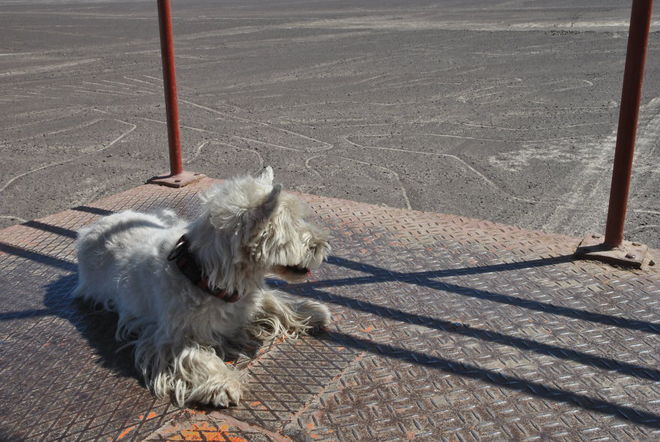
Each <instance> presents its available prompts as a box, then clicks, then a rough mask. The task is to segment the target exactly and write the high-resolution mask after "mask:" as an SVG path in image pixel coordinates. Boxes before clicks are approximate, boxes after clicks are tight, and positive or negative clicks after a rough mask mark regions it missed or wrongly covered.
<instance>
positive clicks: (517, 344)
mask: <svg viewBox="0 0 660 442" xmlns="http://www.w3.org/2000/svg"><path fill="white" fill-rule="evenodd" d="M280 288H282V289H283V290H285V291H287V293H290V294H292V295H297V296H304V297H310V298H314V299H318V300H320V301H324V302H328V303H331V304H336V305H341V306H344V307H348V308H350V309H352V310H356V311H361V312H364V313H369V314H373V315H377V316H380V317H382V318H387V319H392V320H395V321H399V322H403V323H406V324H411V325H421V326H424V327H428V328H432V329H434V330H439V331H443V332H447V333H451V334H454V335H460V336H466V337H470V338H475V339H479V340H481V341H484V342H491V343H495V344H500V345H505V346H508V347H514V348H517V349H520V350H524V351H529V352H532V353H537V354H541V355H546V356H552V357H554V358H557V359H563V360H568V361H573V362H577V363H580V364H582V365H588V366H591V367H595V368H599V369H603V370H607V371H612V372H617V373H620V374H624V375H627V376H633V377H636V378H639V379H647V380H651V381H660V370H657V369H654V368H649V367H643V366H640V365H635V364H630V363H627V362H622V361H618V360H616V359H612V358H606V357H602V356H595V355H592V354H589V353H584V352H581V351H577V350H573V349H570V348H566V347H560V346H556V345H551V344H544V343H541V342H538V341H534V340H532V339H526V338H519V337H515V336H511V335H506V334H503V333H499V332H494V331H491V330H484V329H480V328H475V327H471V326H463V325H462V324H457V323H454V322H451V321H446V320H443V319H438V318H433V317H430V316H423V315H418V314H415V313H408V312H404V311H402V310H399V309H396V308H392V307H386V306H382V305H378V304H374V303H372V302H369V301H366V300H364V299H353V298H349V297H347V296H342V295H337V294H334V293H329V292H325V291H321V290H316V289H312V288H309V287H306V288H305V289H303V290H299V289H294V290H290V288H291V286H283V287H280ZM287 288H289V290H287Z"/></svg>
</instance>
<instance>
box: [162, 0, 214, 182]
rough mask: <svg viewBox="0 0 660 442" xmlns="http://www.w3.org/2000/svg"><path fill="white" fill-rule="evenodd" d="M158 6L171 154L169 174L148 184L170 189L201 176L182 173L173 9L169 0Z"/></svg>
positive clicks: (163, 0) (168, 138)
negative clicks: (160, 185) (164, 186)
mask: <svg viewBox="0 0 660 442" xmlns="http://www.w3.org/2000/svg"><path fill="white" fill-rule="evenodd" d="M157 4H158V28H159V30H160V52H161V58H162V63H163V89H164V90H165V112H166V114H167V140H168V144H169V153H170V175H167V176H159V177H154V178H152V179H150V180H149V182H150V183H155V184H162V185H166V186H170V187H183V186H185V185H187V184H190V183H191V182H194V181H197V180H198V179H200V178H202V177H203V175H201V174H198V173H191V172H185V171H184V170H183V160H182V157H181V136H180V132H179V105H178V102H177V95H176V66H175V64H174V37H173V35H172V8H171V6H170V0H157Z"/></svg>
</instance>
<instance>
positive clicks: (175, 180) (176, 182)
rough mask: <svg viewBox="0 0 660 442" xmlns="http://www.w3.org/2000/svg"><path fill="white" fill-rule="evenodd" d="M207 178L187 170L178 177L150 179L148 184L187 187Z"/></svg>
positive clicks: (162, 176)
mask: <svg viewBox="0 0 660 442" xmlns="http://www.w3.org/2000/svg"><path fill="white" fill-rule="evenodd" d="M202 178H206V175H204V174H202V173H196V172H186V171H185V170H184V171H183V172H181V173H178V174H176V175H171V174H170V175H161V176H155V177H153V178H150V179H149V180H148V181H147V183H148V184H158V185H159V186H167V187H185V186H187V185H188V184H192V183H194V182H197V181H199V180H201V179H202Z"/></svg>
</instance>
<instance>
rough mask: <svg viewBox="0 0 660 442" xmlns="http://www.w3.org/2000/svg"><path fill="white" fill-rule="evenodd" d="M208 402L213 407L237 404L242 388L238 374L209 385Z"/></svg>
mask: <svg viewBox="0 0 660 442" xmlns="http://www.w3.org/2000/svg"><path fill="white" fill-rule="evenodd" d="M208 388H209V395H208V404H209V405H213V406H214V407H229V406H230V405H238V403H239V402H240V400H241V395H242V391H243V388H242V386H241V381H240V379H239V378H238V376H236V377H235V378H234V377H231V378H229V379H227V378H225V379H222V380H221V381H219V382H217V383H211V384H210V385H209V387H208Z"/></svg>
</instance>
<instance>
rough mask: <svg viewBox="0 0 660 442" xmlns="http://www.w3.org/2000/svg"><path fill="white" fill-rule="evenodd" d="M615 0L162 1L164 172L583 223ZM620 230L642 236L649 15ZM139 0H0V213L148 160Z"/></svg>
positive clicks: (149, 22) (599, 159)
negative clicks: (258, 176)
mask: <svg viewBox="0 0 660 442" xmlns="http://www.w3.org/2000/svg"><path fill="white" fill-rule="evenodd" d="M629 8H630V2H621V1H620V0H601V1H596V0H585V1H579V0H571V1H569V0H553V1H540V0H538V1H533V0H529V1H525V0H518V1H515V0H514V1H504V0H460V1H459V0H451V1H423V0H407V1H405V2H402V1H391V0H388V1H382V0H354V1H348V0H346V1H331V0H318V1H311V0H274V1H268V2H265V1H255V0H247V1H242V0H241V1H239V0H235V1H227V0H222V1H176V0H175V1H174V2H173V16H174V38H175V50H176V62H177V77H178V78H177V79H178V92H179V107H180V119H181V129H182V145H183V153H184V163H185V168H186V169H187V170H190V171H194V172H201V173H204V174H206V175H208V176H212V177H217V178H224V177H229V176H232V175H235V174H243V173H254V172H256V171H258V170H259V169H261V168H263V167H264V166H266V165H272V166H273V168H274V169H275V174H276V179H277V180H278V181H280V182H282V183H283V184H284V185H285V188H288V189H292V190H296V191H300V192H308V193H313V194H318V195H324V196H332V197H339V198H346V199H353V200H358V201H364V202H369V203H373V204H381V205H387V206H392V207H402V208H411V209H416V210H422V211H435V212H442V213H451V214H458V215H463V216H468V217H476V218H481V219H487V220H492V221H496V222H501V223H506V224H512V225H517V226H521V227H524V228H528V229H539V230H544V231H549V232H556V233H563V234H568V235H572V236H578V237H579V236H582V235H584V234H585V233H588V232H602V231H603V229H604V223H605V217H606V212H607V202H608V198H609V188H610V179H611V165H612V159H613V152H614V145H615V139H616V128H617V119H618V107H619V100H620V94H621V82H622V78H623V67H624V61H625V52H626V41H627V30H628V21H629V14H630V9H629ZM657 10H658V8H656V14H655V16H654V21H653V24H652V31H653V32H652V34H651V39H650V43H649V51H648V61H647V68H646V77H645V83H644V95H643V100H642V108H641V115H640V122H639V131H638V139H637V150H636V159H635V165H634V175H633V181H632V188H631V196H630V201H629V211H628V218H627V224H626V237H627V238H628V239H635V240H638V241H642V242H645V243H646V244H648V245H650V246H652V247H655V248H658V247H660V235H659V232H660V198H659V195H660V166H659V164H660V149H658V146H659V145H660V96H659V95H658V91H660V32H658V30H659V29H660V27H659V25H660V16H659V15H658V13H657ZM156 17H157V14H156V2H155V1H131V2H124V3H121V2H111V1H91V0H90V1H2V0H0V152H1V154H2V161H0V227H1V226H8V225H11V224H15V223H19V222H23V221H25V220H29V219H33V218H37V217H40V216H44V215H47V214H49V213H53V212H57V211H60V210H63V209H65V208H68V207H72V206H77V205H82V204H85V203H86V202H89V201H92V200H94V199H97V198H100V197H103V196H106V195H110V194H113V193H116V192H118V191H121V190H124V189H128V188H131V187H134V186H137V185H140V184H142V183H144V182H145V180H146V179H148V178H149V177H151V176H153V175H157V174H161V173H163V172H166V171H167V168H168V160H167V131H166V126H165V123H164V122H165V107H164V99H163V88H162V81H161V78H162V73H161V59H160V46H159V38H158V23H157V19H156Z"/></svg>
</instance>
